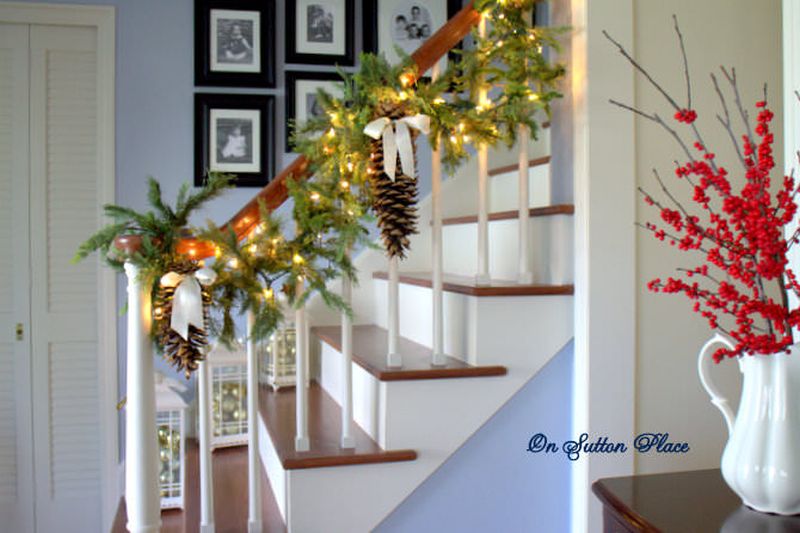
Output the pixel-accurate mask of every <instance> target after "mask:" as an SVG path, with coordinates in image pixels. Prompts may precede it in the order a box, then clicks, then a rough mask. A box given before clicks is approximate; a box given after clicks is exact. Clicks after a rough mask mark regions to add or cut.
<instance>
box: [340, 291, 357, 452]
mask: <svg viewBox="0 0 800 533" xmlns="http://www.w3.org/2000/svg"><path fill="white" fill-rule="evenodd" d="M352 292H353V287H352V283H351V281H350V278H348V277H347V276H342V299H343V300H344V302H345V303H346V304H347V305H350V303H351V301H352V296H353V294H352ZM352 428H353V320H352V319H351V318H350V316H349V315H348V314H347V313H345V312H342V448H355V446H356V441H355V438H354V437H353V434H352Z"/></svg>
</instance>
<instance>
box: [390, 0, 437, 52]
mask: <svg viewBox="0 0 800 533" xmlns="http://www.w3.org/2000/svg"><path fill="white" fill-rule="evenodd" d="M392 20H393V21H394V31H393V32H392V39H393V41H394V44H396V45H397V46H399V47H400V48H402V49H403V50H404V51H405V52H407V53H409V54H410V53H412V52H414V50H416V49H417V48H419V46H420V45H421V44H422V43H423V42H424V41H425V40H426V39H428V37H430V36H431V23H432V22H431V13H430V11H429V10H428V8H427V7H425V5H424V4H420V3H417V2H413V3H405V4H400V5H398V6H397V7H396V8H395V10H394V13H393V15H392Z"/></svg>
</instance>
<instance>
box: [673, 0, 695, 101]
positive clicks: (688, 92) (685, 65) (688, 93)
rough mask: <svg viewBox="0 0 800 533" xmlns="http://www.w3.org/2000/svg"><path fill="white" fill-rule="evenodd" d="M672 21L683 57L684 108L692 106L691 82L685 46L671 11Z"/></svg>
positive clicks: (676, 20)
mask: <svg viewBox="0 0 800 533" xmlns="http://www.w3.org/2000/svg"><path fill="white" fill-rule="evenodd" d="M672 22H673V24H674V26H675V33H677V34H678V42H679V43H680V44H681V57H682V58H683V75H684V77H685V78H686V108H687V109H691V108H692V83H691V81H690V79H689V60H688V59H687V58H686V47H685V46H684V44H683V34H682V33H681V28H680V26H678V17H677V16H676V15H675V14H674V13H673V14H672Z"/></svg>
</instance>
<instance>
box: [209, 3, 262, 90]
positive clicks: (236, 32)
mask: <svg viewBox="0 0 800 533" xmlns="http://www.w3.org/2000/svg"><path fill="white" fill-rule="evenodd" d="M194 31H195V84H196V85H218V86H240V87H273V86H274V85H275V3H274V0H264V1H253V0H231V1H225V0H196V1H195V30H194Z"/></svg>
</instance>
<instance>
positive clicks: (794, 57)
mask: <svg viewBox="0 0 800 533" xmlns="http://www.w3.org/2000/svg"><path fill="white" fill-rule="evenodd" d="M798 61H800V5H798V3H797V0H783V146H784V151H783V165H784V172H785V173H786V174H787V175H790V174H791V173H792V170H795V179H800V178H799V177H798V174H797V169H798V161H797V150H798V149H800V101H798V98H797V96H796V95H795V91H797V90H800V65H798ZM798 218H800V215H798V217H796V218H795V220H794V221H793V222H792V224H790V225H788V226H787V227H786V236H787V238H788V237H789V236H791V235H792V234H793V233H794V231H795V229H796V228H797V226H798V223H800V222H798ZM789 262H790V264H791V265H792V268H793V269H794V270H795V272H796V271H797V270H798V265H800V250H798V248H797V247H794V248H792V250H790V252H789ZM789 303H790V305H791V306H792V307H796V306H797V304H798V302H797V297H796V296H795V295H794V294H793V293H792V292H791V291H789ZM798 333H800V332H798V331H797V330H795V338H798Z"/></svg>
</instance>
